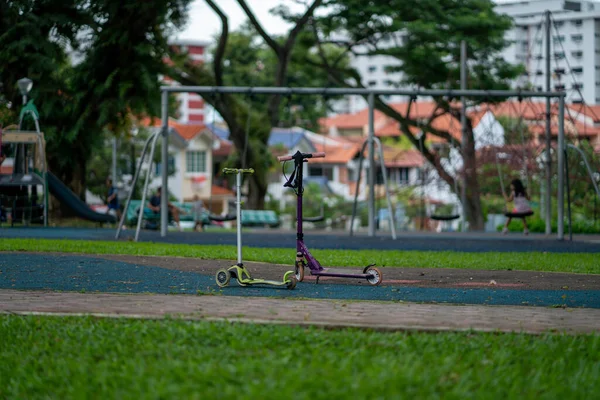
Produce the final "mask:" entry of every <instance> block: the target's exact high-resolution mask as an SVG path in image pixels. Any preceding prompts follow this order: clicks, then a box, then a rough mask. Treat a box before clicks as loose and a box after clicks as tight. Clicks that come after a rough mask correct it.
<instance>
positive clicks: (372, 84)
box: [367, 81, 377, 86]
mask: <svg viewBox="0 0 600 400" xmlns="http://www.w3.org/2000/svg"><path fill="white" fill-rule="evenodd" d="M367 84H368V85H369V86H376V85H377V81H369V82H368V83H367Z"/></svg>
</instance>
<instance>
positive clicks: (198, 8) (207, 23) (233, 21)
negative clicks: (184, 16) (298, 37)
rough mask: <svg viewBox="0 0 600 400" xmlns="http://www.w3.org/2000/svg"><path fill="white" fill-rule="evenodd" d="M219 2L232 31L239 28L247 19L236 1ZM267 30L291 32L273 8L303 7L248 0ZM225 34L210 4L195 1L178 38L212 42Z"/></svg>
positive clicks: (279, 0) (286, 0) (287, 1)
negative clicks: (279, 6)
mask: <svg viewBox="0 0 600 400" xmlns="http://www.w3.org/2000/svg"><path fill="white" fill-rule="evenodd" d="M215 3H217V5H218V6H219V7H220V8H221V10H223V12H224V13H225V14H226V15H227V19H228V22H229V30H230V31H233V30H235V29H237V28H238V27H239V26H240V25H241V24H242V23H244V21H245V20H246V14H245V13H244V11H243V10H242V9H241V7H240V6H239V5H238V3H237V1H236V0H216V1H215ZM246 3H247V4H248V6H249V7H250V8H251V9H252V11H253V12H254V14H255V15H256V18H257V19H258V20H259V21H260V23H261V24H262V26H263V28H264V29H265V30H266V31H267V32H268V33H270V34H272V35H274V34H282V33H284V32H286V31H287V30H288V29H289V25H288V24H287V23H286V22H285V21H283V20H282V19H281V18H279V17H275V16H273V15H271V14H270V13H269V10H271V9H272V8H274V7H276V6H278V5H280V4H283V5H287V6H289V7H290V9H292V10H294V11H302V10H303V8H304V7H303V6H299V5H298V4H296V3H294V1H293V0H247V1H246ZM220 32H221V20H220V19H219V17H218V16H217V15H216V14H215V13H214V12H213V10H212V9H211V8H210V7H209V6H208V5H207V4H206V2H205V1H204V0H195V1H194V2H193V3H192V5H191V7H190V13H189V19H188V25H187V27H186V28H185V29H184V30H183V31H182V32H181V33H180V34H178V35H177V38H178V39H189V40H208V41H212V39H213V37H214V36H215V35H218V34H219V33H220Z"/></svg>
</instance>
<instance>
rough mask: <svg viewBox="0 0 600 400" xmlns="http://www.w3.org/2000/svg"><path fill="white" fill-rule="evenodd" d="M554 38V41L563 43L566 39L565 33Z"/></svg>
mask: <svg viewBox="0 0 600 400" xmlns="http://www.w3.org/2000/svg"><path fill="white" fill-rule="evenodd" d="M552 40H553V41H554V43H555V44H556V43H562V42H564V41H565V36H564V35H560V36H554V37H553V38H552Z"/></svg>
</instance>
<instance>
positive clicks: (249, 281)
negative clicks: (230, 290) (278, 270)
mask: <svg viewBox="0 0 600 400" xmlns="http://www.w3.org/2000/svg"><path fill="white" fill-rule="evenodd" d="M238 282H240V283H242V284H244V285H271V286H286V285H287V284H289V281H271V280H268V279H242V280H238Z"/></svg>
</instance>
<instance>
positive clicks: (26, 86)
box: [17, 78, 33, 105]
mask: <svg viewBox="0 0 600 400" xmlns="http://www.w3.org/2000/svg"><path fill="white" fill-rule="evenodd" d="M17 85H18V86H19V91H20V92H21V96H23V105H25V104H27V94H28V93H29V92H30V91H31V88H32V87H33V81H32V80H31V79H29V78H21V79H19V80H18V81H17Z"/></svg>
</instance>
